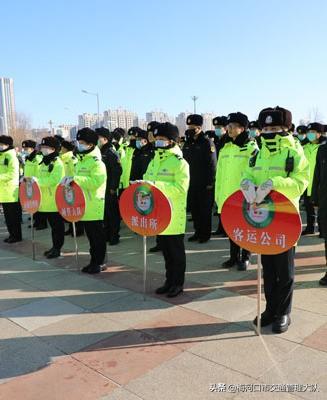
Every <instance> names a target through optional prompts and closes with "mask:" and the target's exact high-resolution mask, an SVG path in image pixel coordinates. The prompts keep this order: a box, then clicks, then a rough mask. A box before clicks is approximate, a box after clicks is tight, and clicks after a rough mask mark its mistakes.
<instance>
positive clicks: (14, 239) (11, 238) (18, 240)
mask: <svg viewBox="0 0 327 400" xmlns="http://www.w3.org/2000/svg"><path fill="white" fill-rule="evenodd" d="M21 241H22V239H16V238H13V237H9V238H8V239H6V243H9V244H10V243H17V242H21Z"/></svg>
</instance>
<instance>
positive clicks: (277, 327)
mask: <svg viewBox="0 0 327 400" xmlns="http://www.w3.org/2000/svg"><path fill="white" fill-rule="evenodd" d="M290 324H291V317H290V316H289V315H287V314H286V315H280V316H278V317H276V318H275V321H274V322H273V324H272V331H273V332H274V333H284V332H286V331H287V329H288V327H289V325H290Z"/></svg>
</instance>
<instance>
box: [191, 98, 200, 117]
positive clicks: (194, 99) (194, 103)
mask: <svg viewBox="0 0 327 400" xmlns="http://www.w3.org/2000/svg"><path fill="white" fill-rule="evenodd" d="M198 98H199V97H198V96H192V97H191V99H192V100H193V111H194V114H196V101H197V99H198Z"/></svg>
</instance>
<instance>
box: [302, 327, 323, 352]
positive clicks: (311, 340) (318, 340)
mask: <svg viewBox="0 0 327 400" xmlns="http://www.w3.org/2000/svg"><path fill="white" fill-rule="evenodd" d="M303 344H304V345H305V346H309V347H312V348H313V349H316V350H321V351H325V352H326V353H327V324H324V325H323V326H320V327H319V328H318V329H317V330H316V331H315V332H313V333H312V334H311V335H310V336H307V337H306V338H305V339H304V341H303Z"/></svg>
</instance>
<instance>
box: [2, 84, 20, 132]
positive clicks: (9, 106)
mask: <svg viewBox="0 0 327 400" xmlns="http://www.w3.org/2000/svg"><path fill="white" fill-rule="evenodd" d="M15 128H16V113H15V98H14V81H13V79H10V78H0V134H2V135H11V134H13V133H14V131H15Z"/></svg>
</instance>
